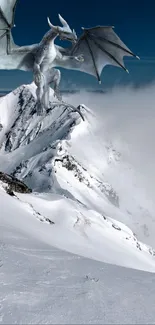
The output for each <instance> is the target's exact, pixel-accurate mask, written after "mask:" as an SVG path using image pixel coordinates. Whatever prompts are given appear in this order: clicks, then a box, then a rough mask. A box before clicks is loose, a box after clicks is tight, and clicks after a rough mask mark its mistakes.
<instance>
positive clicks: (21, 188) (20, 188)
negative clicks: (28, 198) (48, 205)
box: [0, 172, 32, 195]
mask: <svg viewBox="0 0 155 325" xmlns="http://www.w3.org/2000/svg"><path fill="white" fill-rule="evenodd" d="M0 181H2V182H3V183H5V184H7V185H8V188H7V190H6V191H7V193H8V194H9V195H13V192H14V191H15V192H18V193H31V192H32V190H31V189H30V188H28V186H27V185H25V184H24V183H23V182H21V181H19V180H18V179H17V178H16V177H14V176H11V175H8V174H6V173H3V172H0Z"/></svg>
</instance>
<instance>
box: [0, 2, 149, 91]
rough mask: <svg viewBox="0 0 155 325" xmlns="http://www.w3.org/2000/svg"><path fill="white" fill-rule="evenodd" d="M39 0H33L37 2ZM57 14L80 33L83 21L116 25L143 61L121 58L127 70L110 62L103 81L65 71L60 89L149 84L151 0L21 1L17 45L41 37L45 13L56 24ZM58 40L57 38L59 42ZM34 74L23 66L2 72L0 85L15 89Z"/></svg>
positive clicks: (57, 22)
mask: <svg viewBox="0 0 155 325" xmlns="http://www.w3.org/2000/svg"><path fill="white" fill-rule="evenodd" d="M36 2H37V4H36ZM58 13H60V14H61V15H62V16H64V18H65V19H66V20H67V21H68V22H69V24H70V26H71V27H72V28H74V29H75V30H76V32H77V34H78V35H80V33H81V26H84V27H92V26H95V25H98V24H99V25H114V26H115V32H116V33H117V34H118V35H119V36H120V37H121V39H122V40H123V41H124V42H125V44H126V45H127V46H128V47H129V48H130V49H131V50H132V51H133V52H135V53H136V54H137V55H139V56H140V57H141V61H137V60H135V59H129V58H127V59H125V61H126V66H127V68H128V69H129V71H130V74H129V75H128V74H126V73H125V72H124V71H123V70H121V69H119V68H115V67H112V66H107V67H106V68H105V69H104V70H103V73H102V85H101V86H99V85H98V83H97V80H96V79H95V78H93V77H91V76H89V75H86V74H83V73H80V72H75V71H68V70H67V71H66V70H65V71H64V70H63V73H62V83H61V86H62V88H63V87H65V88H67V87H71V86H73V87H80V86H82V87H83V86H84V87H88V88H90V87H93V88H99V87H100V88H104V87H106V86H108V87H112V86H116V85H119V84H136V85H140V84H147V83H149V82H152V81H154V79H155V36H154V33H155V19H154V13H155V0H147V1H146V0H145V1H140V0H130V1H126V0H124V1H123V0H111V1H103V0H95V1H94V2H93V1H89V2H88V1H83V0H78V1H71V0H66V1H65V0H59V1H55V4H54V1H52V0H44V1H43V2H42V1H34V0H26V1H25V0H19V3H18V5H17V10H16V16H15V23H16V28H15V29H14V31H13V36H14V40H15V42H16V44H18V45H25V44H26V45H27V44H33V43H36V42H39V41H40V40H41V38H42V37H43V35H44V33H45V32H46V31H47V30H48V25H47V18H46V17H47V16H50V18H51V21H52V22H53V24H55V25H56V24H59V21H58V16H57V14H58ZM57 43H59V41H58V42H57ZM31 80H32V75H31V74H30V73H27V72H22V71H0V88H1V89H6V88H14V87H16V86H18V85H20V84H21V83H27V82H31Z"/></svg>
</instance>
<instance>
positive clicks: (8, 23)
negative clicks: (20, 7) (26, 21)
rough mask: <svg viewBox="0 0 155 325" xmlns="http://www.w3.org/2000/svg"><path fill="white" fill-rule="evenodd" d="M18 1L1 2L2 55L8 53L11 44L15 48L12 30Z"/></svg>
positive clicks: (3, 0)
mask: <svg viewBox="0 0 155 325" xmlns="http://www.w3.org/2000/svg"><path fill="white" fill-rule="evenodd" d="M17 1H18V0H7V1H6V0H0V54H2V53H7V50H8V46H9V42H10V43H11V44H10V45H11V46H12V45H13V46H14V43H13V39H12V35H11V29H12V27H13V26H14V15H15V8H16V4H17Z"/></svg>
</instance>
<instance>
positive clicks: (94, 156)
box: [0, 84, 155, 323]
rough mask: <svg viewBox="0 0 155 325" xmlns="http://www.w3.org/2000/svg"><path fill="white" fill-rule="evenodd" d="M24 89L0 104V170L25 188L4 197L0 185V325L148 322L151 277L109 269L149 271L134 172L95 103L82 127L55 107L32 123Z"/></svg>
mask: <svg viewBox="0 0 155 325" xmlns="http://www.w3.org/2000/svg"><path fill="white" fill-rule="evenodd" d="M34 93H35V88H34V85H33V84H32V85H28V86H22V87H20V88H19V89H17V90H15V91H14V92H13V93H10V94H9V95H7V96H6V97H3V98H2V99H1V100H0V146H1V151H0V170H1V171H3V172H7V173H10V174H12V175H14V176H16V177H18V178H19V179H21V180H23V181H24V182H25V183H26V184H27V185H28V186H29V187H31V188H32V189H33V193H32V194H19V193H16V196H15V197H11V196H9V195H8V194H7V193H6V192H5V186H6V185H4V184H3V183H2V182H1V183H0V211H1V213H0V233H1V236H0V245H1V248H2V249H1V255H0V260H1V262H0V265H2V266H1V267H0V281H1V283H2V290H1V293H0V299H1V309H0V315H1V322H2V323H9V322H12V323H15V322H16V321H17V322H20V323H26V322H28V323H38V322H39V323H59V322H60V323H86V322H87V323H121V322H123V323H145V322H153V320H154V318H153V308H154V307H153V299H154V298H153V297H154V294H155V291H154V290H153V287H152V281H153V279H154V276H153V275H149V274H147V273H146V274H145V273H144V272H140V271H134V270H131V269H130V270H127V269H125V268H122V267H116V266H112V265H110V264H116V265H120V266H125V267H126V268H127V267H128V268H134V269H140V270H145V271H149V272H155V256H154V255H155V252H154V250H153V249H152V248H151V247H150V246H147V245H145V244H143V243H142V242H141V240H142V241H143V242H147V244H149V245H152V246H153V244H154V240H153V234H154V230H155V228H154V215H153V214H152V211H153V210H152V206H153V205H151V203H150V202H151V199H150V197H149V194H148V197H146V191H145V187H144V182H143V179H141V178H140V175H141V174H140V173H138V171H137V169H136V166H135V164H134V163H133V160H132V158H131V159H127V155H126V156H125V150H120V149H121V146H119V145H118V141H117V140H118V139H117V138H116V137H115V138H114V141H112V140H113V135H114V132H113V133H112V132H111V133H110V129H109V128H107V125H111V124H110V122H109V121H110V119H109V117H108V116H107V115H108V114H107V115H106V114H105V120H103V123H102V121H100V120H99V116H98V113H99V111H100V110H99V109H100V106H99V105H98V110H97V111H95V110H92V109H90V108H88V107H85V108H83V110H82V112H83V114H84V116H85V121H84V122H83V121H81V119H80V117H79V115H78V114H77V113H75V112H71V110H69V109H67V110H64V108H63V107H58V106H56V107H54V108H52V107H51V110H49V112H48V114H47V115H46V116H43V117H37V116H36V112H35V97H34ZM102 96H103V97H102V98H103V100H104V101H105V105H106V103H107V102H106V100H107V98H106V96H105V95H102ZM112 96H113V100H114V101H115V100H116V98H118V96H117V93H116V94H113V95H112ZM135 96H137V95H135ZM83 99H84V100H85V102H86V104H87V106H89V107H90V105H89V104H88V103H87V100H86V98H85V95H84V97H83ZM70 101H71V102H72V103H74V104H76V106H77V105H78V104H79V95H74V96H70ZM111 104H112V103H111ZM93 106H94V103H93V101H92V107H93ZM101 116H104V114H103V113H102V114H101ZM103 127H104V129H103ZM111 127H112V126H111ZM110 134H111V136H110ZM120 134H121V132H120ZM119 140H120V139H119ZM124 142H125V139H124ZM122 144H123V141H122ZM131 155H132V154H131ZM137 175H138V176H137ZM139 184H141V187H139ZM142 184H143V186H142ZM149 199H150V200H149ZM135 233H136V234H135ZM137 235H138V237H137ZM53 247H56V248H53ZM58 248H59V249H60V250H58ZM61 250H63V251H66V253H65V252H63V251H61ZM67 251H68V252H70V253H72V254H76V255H72V254H71V255H70V254H69V253H67ZM80 255H81V256H83V257H88V258H89V259H90V260H88V259H84V258H81V257H79V256H80ZM93 260H98V261H101V262H104V263H99V262H96V261H93ZM105 263H110V264H105ZM7 270H8V271H7ZM29 272H30V275H28V273H29ZM116 274H117V275H116ZM19 279H20V280H19ZM25 279H27V280H25ZM133 288H134V289H133ZM53 290H54V291H53ZM148 290H151V293H150V298H149V299H150V300H149V301H148V294H147V292H148ZM28 295H29V297H30V299H29V301H27V297H28ZM118 297H119V298H118ZM85 299H86V300H87V301H88V304H87V306H86V309H85V307H84V306H85V304H84V301H85ZM119 299H121V306H124V309H125V312H124V309H123V307H122V309H120V300H119ZM136 299H137V300H138V303H137V308H136V306H135V301H136ZM71 301H72V304H73V307H69V306H70V303H71ZM93 304H94V306H95V307H94V308H92V305H93ZM122 304H124V305H122ZM127 304H128V305H129V308H128V309H127V308H126V307H125V306H127ZM30 305H31V306H30ZM7 308H8V310H9V312H7ZM1 310H2V311H1ZM79 310H80V311H81V312H80V313H79ZM140 310H143V313H142V314H141V312H140ZM16 311H17V313H16ZM131 311H132V312H131ZM117 320H118V321H117Z"/></svg>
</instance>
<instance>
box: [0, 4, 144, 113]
mask: <svg viewBox="0 0 155 325" xmlns="http://www.w3.org/2000/svg"><path fill="white" fill-rule="evenodd" d="M17 1H18V0H9V1H6V0H0V69H20V70H26V71H28V70H31V71H33V73H34V82H35V84H36V86H37V91H36V93H37V99H38V104H37V113H38V114H39V115H40V114H42V113H43V111H44V110H46V109H48V107H49V90H50V85H51V83H53V88H54V91H55V95H56V96H57V97H58V99H59V100H61V95H60V91H59V83H60V79H61V73H60V70H58V69H55V67H63V68H66V69H74V70H80V71H82V72H86V73H88V74H91V75H94V76H95V77H97V79H98V81H99V82H101V79H100V75H101V72H102V70H103V68H104V67H105V65H107V64H111V65H115V66H118V67H121V68H123V69H124V70H125V71H127V72H128V70H127V69H126V68H125V66H124V62H123V57H124V56H135V57H137V56H136V55H135V54H134V53H132V52H131V51H130V50H129V49H128V48H127V46H126V45H125V44H124V43H123V42H122V41H121V40H120V38H119V37H118V36H117V34H116V33H115V32H114V31H113V27H112V26H105V27H104V26H96V27H93V28H90V29H84V28H83V33H82V35H81V36H80V37H79V38H77V36H76V33H75V31H74V30H73V31H72V30H71V28H70V27H69V25H68V23H67V22H66V21H65V20H64V19H63V18H62V17H61V16H60V15H59V20H60V22H61V24H62V27H60V26H54V25H52V23H51V22H50V19H49V18H48V24H49V27H50V30H49V31H48V32H47V33H46V34H45V35H44V37H43V38H42V40H41V42H40V43H39V44H33V45H28V46H17V45H16V44H15V43H14V41H13V37H12V34H11V29H12V28H13V27H14V15H15V9H16V4H17ZM58 36H59V38H60V39H62V40H68V41H70V42H71V43H72V45H71V47H70V48H67V49H66V48H62V47H60V46H58V45H56V44H55V39H56V38H57V37H58ZM137 58H138V57H137Z"/></svg>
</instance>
